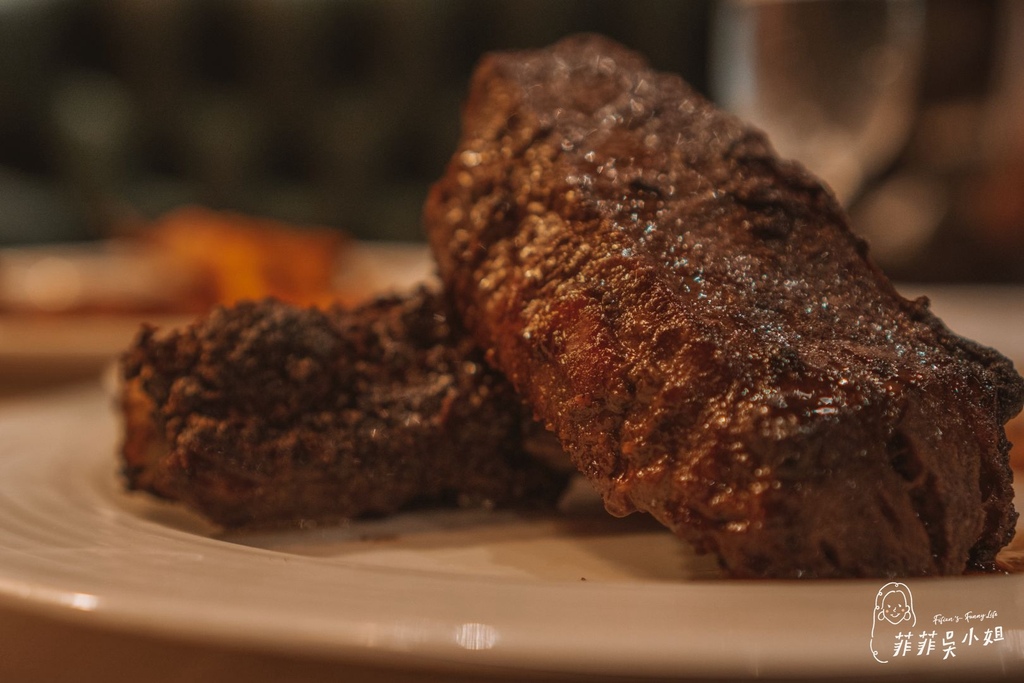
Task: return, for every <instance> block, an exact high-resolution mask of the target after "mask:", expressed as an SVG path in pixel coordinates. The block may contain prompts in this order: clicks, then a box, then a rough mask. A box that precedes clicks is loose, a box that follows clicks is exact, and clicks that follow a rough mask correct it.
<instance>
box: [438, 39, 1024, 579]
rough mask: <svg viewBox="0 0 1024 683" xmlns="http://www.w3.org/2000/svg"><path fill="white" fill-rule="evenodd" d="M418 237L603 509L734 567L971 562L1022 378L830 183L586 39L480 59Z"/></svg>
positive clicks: (921, 568)
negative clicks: (907, 294) (883, 265)
mask: <svg viewBox="0 0 1024 683" xmlns="http://www.w3.org/2000/svg"><path fill="white" fill-rule="evenodd" d="M424 218H425V224H426V226H427V230H428V236H429V239H430V242H431V245H432V249H433V252H434V254H435V256H436V258H437V261H438V263H439V268H440V273H441V275H442V278H443V280H444V282H445V284H446V286H447V288H448V289H449V291H450V293H451V294H452V296H453V297H454V301H455V303H456V306H457V308H458V310H459V313H460V314H461V315H462V317H463V321H464V323H465V324H466V325H467V327H468V328H469V330H470V331H471V333H472V334H473V335H474V337H475V339H476V340H477V342H478V343H479V345H480V346H481V347H482V348H485V349H488V350H489V356H488V357H489V359H490V360H491V361H492V362H493V363H494V365H495V366H496V367H497V368H499V369H500V370H501V371H502V372H504V373H505V374H506V375H507V377H508V378H509V379H510V380H511V381H512V383H513V384H514V385H515V387H516V389H517V390H518V391H519V392H520V393H521V394H522V396H523V397H524V398H525V399H526V400H527V402H528V404H529V405H530V406H531V407H532V408H533V410H534V411H535V413H536V414H537V416H538V417H539V418H540V419H541V420H543V421H544V422H545V423H546V424H548V425H549V427H550V428H551V429H552V430H553V431H554V432H555V433H556V434H557V436H558V437H559V439H560V440H561V442H562V445H563V446H564V447H565V448H566V449H567V451H568V452H569V454H570V456H571V457H572V458H573V460H574V462H575V464H576V465H577V467H578V469H579V470H580V471H581V472H582V473H583V474H584V475H585V476H586V477H587V478H588V479H589V480H590V482H591V483H592V484H593V485H594V486H595V487H596V488H597V489H598V490H599V491H600V493H601V494H602V496H603V498H604V501H605V505H606V507H607V508H608V510H609V511H611V512H612V513H614V514H618V515H624V514H627V513H629V512H631V511H633V510H642V511H646V512H649V513H651V514H652V515H654V516H655V517H656V518H657V519H658V520H660V521H661V522H662V523H664V524H665V525H666V526H668V527H669V528H671V529H672V530H673V531H675V532H676V533H677V534H679V535H680V536H681V537H683V538H685V539H687V540H688V541H690V542H692V543H693V544H694V545H695V546H696V548H697V549H698V550H701V551H706V552H712V553H716V554H717V555H718V557H719V558H720V561H721V563H722V565H723V566H724V568H725V569H726V570H727V571H728V572H729V573H730V574H732V575H734V576H738V577H840V576H865V577H881V576H915V575H932V574H959V573H962V572H964V571H965V570H968V569H978V568H980V569H991V568H992V567H993V561H994V557H995V554H996V552H997V551H998V550H999V549H1000V548H1001V547H1002V546H1003V545H1004V544H1006V543H1007V542H1008V541H1009V540H1010V538H1011V537H1012V534H1013V528H1014V521H1015V520H1016V517H1017V515H1016V512H1015V511H1014V509H1013V505H1012V497H1013V493H1012V489H1011V473H1010V469H1009V467H1008V464H1007V452H1008V448H1009V445H1008V443H1007V441H1006V438H1005V435H1004V431H1003V424H1004V423H1005V422H1006V421H1007V420H1008V419H1009V418H1010V417H1011V416H1013V415H1014V414H1015V413H1016V412H1017V411H1019V410H1020V408H1021V404H1022V401H1024V381H1022V380H1021V378H1020V377H1019V376H1018V375H1017V374H1016V372H1015V371H1014V370H1013V367H1012V365H1011V363H1010V362H1009V361H1008V360H1006V359H1005V358H1003V357H1002V356H1001V355H999V354H998V353H996V352H995V351H992V350H990V349H987V348H983V347H980V346H978V345H976V344H974V343H972V342H970V341H967V340H964V339H962V338H960V337H958V336H956V335H954V334H953V333H951V332H950V331H949V330H948V329H947V328H946V327H945V326H944V325H943V323H942V322H941V321H940V320H938V319H937V318H936V317H935V316H934V315H932V314H931V313H930V312H929V308H928V302H927V300H925V299H918V300H916V301H908V300H906V299H904V298H902V297H901V296H900V295H899V294H897V292H896V291H895V289H894V288H893V286H892V284H890V282H889V281H888V280H887V279H886V277H885V276H884V275H883V273H882V272H881V271H880V270H879V269H878V268H877V267H876V266H875V265H873V263H872V262H871V260H870V259H869V258H868V255H867V248H866V246H865V244H864V242H862V241H861V240H860V239H858V238H857V237H856V236H854V235H853V234H852V233H851V231H850V229H849V227H848V224H847V219H846V217H845V215H844V213H843V211H842V210H841V208H840V206H839V205H838V204H837V202H836V200H835V198H834V197H833V195H832V194H831V193H830V192H829V190H828V189H826V188H824V187H823V186H822V185H821V184H820V183H819V182H818V181H817V180H816V179H815V178H814V177H812V176H811V175H810V174H809V173H808V172H807V171H806V170H804V169H803V168H802V167H800V166H799V165H798V164H796V163H792V162H788V161H782V160H780V159H778V158H777V157H776V156H775V154H774V153H773V151H772V149H771V147H770V145H769V143H768V142H767V141H766V139H765V137H764V136H763V135H762V134H761V133H760V132H759V131H757V130H754V129H752V128H751V127H749V126H747V125H744V124H743V123H742V122H740V121H738V120H737V119H736V118H734V117H733V116H730V115H728V114H726V113H723V112H721V111H719V110H717V109H715V108H714V107H713V106H712V105H711V104H710V103H709V102H707V101H706V100H705V99H704V98H702V97H701V96H700V95H698V94H697V93H695V92H694V91H693V90H692V89H691V88H690V87H689V86H688V85H687V84H685V83H684V82H683V81H682V80H681V79H680V78H678V77H676V76H673V75H667V74H662V73H657V72H655V71H653V70H652V69H651V68H649V66H648V65H647V64H646V63H645V62H644V60H643V59H642V58H641V57H640V56H638V55H636V54H634V53H633V52H630V51H628V50H626V49H625V48H623V47H621V46H619V45H617V44H615V43H613V42H611V41H608V40H606V39H603V38H600V37H595V36H580V37H573V38H569V39H566V40H564V41H562V42H560V43H558V44H556V45H555V46H553V47H551V48H549V49H546V50H540V51H528V52H518V53H504V54H493V55H490V56H487V57H486V58H485V59H484V60H483V61H482V62H481V64H480V65H479V67H478V68H477V70H476V72H475V74H474V76H473V79H472V82H471V88H470V93H469V97H468V102H467V105H466V108H465V111H464V120H463V132H462V137H461V141H460V143H459V146H458V149H457V151H456V152H455V155H454V157H453V158H452V160H451V162H450V164H449V166H448V168H447V171H446V173H445V175H444V177H443V178H442V179H441V180H440V181H439V182H438V183H437V184H436V185H435V186H434V187H433V189H432V191H431V193H430V196H429V198H428V202H427V206H426V209H425V213H424Z"/></svg>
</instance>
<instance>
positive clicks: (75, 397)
mask: <svg viewBox="0 0 1024 683" xmlns="http://www.w3.org/2000/svg"><path fill="white" fill-rule="evenodd" d="M971 301H973V303H971V305H970V306H968V309H969V310H972V311H977V310H978V307H979V306H983V305H984V303H983V301H981V300H974V299H972V300H971ZM951 310H952V308H950V309H949V311H951ZM1004 310H1005V309H1004ZM949 311H947V312H949ZM972 315H975V313H972ZM1011 318H1012V317H1011ZM1007 324H1010V323H1007V322H1006V319H1005V318H1004V319H1003V323H1002V325H1001V327H1003V328H1005V327H1006V326H1007ZM979 336H982V337H983V336H984V335H979ZM110 403H111V402H110V398H109V396H108V395H106V394H104V393H103V391H101V390H100V388H98V387H84V388H81V389H76V390H67V391H63V392H60V393H55V394H49V395H45V396H36V397H33V398H27V399H21V400H18V401H14V402H8V403H7V404H6V405H4V407H3V410H2V411H0V601H3V602H5V603H7V604H8V605H9V606H15V607H18V608H19V609H21V610H28V611H30V612H34V613H38V614H43V615H48V616H55V617H58V618H61V619H70V620H76V621H78V622H81V623H86V624H94V625H101V626H104V627H107V628H112V629H122V630H124V631H126V632H129V631H130V632H134V633H148V634H151V635H155V636H158V637H169V638H171V637H173V638H176V639H179V640H180V639H183V638H184V639H190V640H195V641H197V642H198V641H201V642H207V643H210V642H213V643H221V644H225V645H233V646H242V647H246V648H252V649H258V650H260V651H274V652H282V653H287V654H290V655H296V656H303V655H316V656H317V657H328V658H335V659H337V660H339V661H347V662H361V663H380V662H385V661H387V662H391V663H396V662H399V663H402V664H403V665H405V666H417V667H423V668H424V669H425V670H436V669H437V668H438V667H443V668H446V669H455V670H458V669H459V668H460V667H469V668H472V669H473V670H479V667H487V668H490V669H491V670H493V671H503V672H506V673H508V672H513V673H517V672H518V673H522V674H526V673H531V674H535V673H538V672H547V673H552V672H554V673H565V674H582V675H588V674H597V673H600V674H606V675H607V674H611V675H615V674H621V675H630V676H665V677H697V676H716V677H752V676H759V677H773V676H798V677H820V676H826V675H834V676H838V675H863V676H876V675H890V676H898V677H905V676H926V677H927V676H934V675H938V674H948V675H959V674H966V673H968V672H969V673H970V674H971V675H982V674H997V673H998V674H1005V673H1006V672H1018V673H1020V672H1024V575H1012V576H975V577H963V578H952V579H939V580H935V579H933V580H916V581H914V580H910V581H907V582H906V583H905V584H901V585H893V586H885V585H883V584H884V582H882V581H838V582H734V581H726V580H721V579H719V578H717V576H716V574H715V572H714V569H713V568H712V567H711V566H710V565H709V564H708V562H707V561H706V560H702V559H700V558H696V557H694V556H693V555H692V554H690V553H689V552H688V551H687V550H686V548H685V547H684V546H683V545H682V544H680V543H678V542H677V541H675V540H674V539H673V538H672V537H671V536H670V535H669V534H667V533H666V532H664V531H662V530H661V529H660V528H658V527H657V526H655V525H652V524H649V523H647V522H646V521H645V520H644V519H643V518H640V517H635V518H628V519H625V520H614V519H611V518H609V517H607V516H606V515H604V514H603V513H602V512H601V511H600V510H599V509H598V507H597V506H596V505H595V501H593V499H592V498H590V497H589V496H588V495H587V494H586V492H584V491H577V492H576V493H574V494H573V495H572V496H570V501H569V503H568V504H567V506H566V509H564V510H563V511H562V512H560V513H553V514H549V515H539V516H538V515H532V516H531V515H520V514H516V513H510V512H499V513H491V514H488V513H472V512H439V513H423V514H408V515H403V516H399V517H396V518H393V519H390V520H381V521H376V522H365V523H356V524H352V525H349V526H345V527H340V528H333V529H309V530H305V531H296V532H290V533H277V534H248V535H244V534H239V535H231V536H224V535H221V534H219V533H218V531H217V530H216V529H215V528H212V527H210V526H208V525H206V524H205V523H203V522H202V521H201V520H199V519H197V518H194V517H192V516H190V515H189V514H187V513H185V512H183V511H181V510H179V509H177V508H175V507H173V506H169V505H165V504H161V503H158V502H156V501H153V500H151V499H149V498H148V497H146V496H142V495H129V494H126V493H124V492H123V491H122V489H121V486H120V482H119V479H118V475H117V464H116V456H115V453H116V448H117V440H118V424H117V420H116V416H115V413H114V411H113V410H112V407H111V405H110ZM880 594H881V596H882V597H885V596H888V598H889V599H890V602H892V600H893V599H896V603H897V604H903V605H906V606H907V607H909V608H910V610H909V611H908V612H906V613H907V614H910V615H911V616H912V620H911V619H908V620H907V621H897V623H895V624H893V623H891V622H890V621H889V620H887V619H886V618H885V617H886V613H881V612H880V611H879V609H878V607H877V606H876V597H878V596H879V595H880ZM879 660H884V662H883V661H879Z"/></svg>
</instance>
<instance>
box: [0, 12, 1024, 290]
mask: <svg viewBox="0 0 1024 683" xmlns="http://www.w3.org/2000/svg"><path fill="white" fill-rule="evenodd" d="M578 31H598V32H602V33H605V34H608V35H610V36H612V37H614V38H617V39H619V40H621V41H622V42H624V43H626V44H627V45H629V46H631V47H633V48H636V49H638V50H641V51H642V52H644V53H645V54H646V55H647V56H648V57H649V59H650V60H651V62H652V63H653V64H654V65H655V66H657V67H658V68H661V69H667V70H672V71H676V72H679V73H681V74H682V75H683V76H684V77H685V78H686V79H687V80H689V81H690V82H691V83H692V84H693V85H694V86H695V87H696V88H697V89H699V90H700V91H702V92H704V93H705V94H707V95H708V96H709V97H711V98H713V99H715V100H716V101H718V102H719V103H721V104H722V105H724V106H726V107H728V108H730V109H732V110H734V111H737V112H738V113H740V114H741V115H743V116H744V117H746V118H749V119H751V120H753V121H755V122H757V123H758V124H759V125H761V126H763V127H765V128H766V129H767V130H768V131H769V133H770V134H771V136H772V138H773V140H774V141H775V143H776V146H777V147H778V148H779V149H780V151H781V152H782V153H783V154H784V155H786V156H794V157H797V158H800V159H802V160H803V161H804V162H805V163H806V164H807V165H808V166H810V167H811V168H812V170H815V171H816V172H818V173H821V174H822V175H823V176H825V177H826V179H827V180H828V181H829V182H830V184H832V185H833V187H835V189H836V191H837V193H838V194H839V195H840V197H841V198H842V199H843V201H844V202H845V203H846V204H847V206H848V207H849V210H850V213H851V216H852V218H853V221H854V225H855V227H856V229H857V230H858V231H860V232H862V233H863V234H864V235H866V236H867V237H868V238H869V239H870V241H871V243H872V247H873V254H874V255H875V258H876V260H878V261H879V262H880V263H881V265H882V266H883V267H884V268H885V269H886V270H887V271H888V272H889V273H890V274H891V275H893V276H894V277H896V278H898V279H902V280H909V281H915V282H927V281H942V282H965V281H970V282H990V283H991V282H1002V283H1007V282H1024V3H1020V2H1014V1H1013V0H969V1H968V0H889V1H885V0H816V1H815V0H808V1H804V2H781V3H780V2H745V1H742V0H732V1H729V0H721V1H718V2H713V1H711V0H692V1H689V2H678V1H676V0H632V1H631V2H618V1H612V0H515V1H505V2H497V1H495V2H478V1H476V0H445V1H438V0H433V1H428V0H422V1H418V0H0V248H2V247H6V248H8V249H7V250H8V251H9V250H10V248H12V247H26V246H30V245H54V244H60V243H69V242H71V243H78V242H83V241H86V242H88V241H93V240H100V239H103V238H107V237H110V236H114V235H118V234H123V233H125V232H131V231H133V230H134V231H137V230H140V229H141V230H145V229H147V226H148V225H150V223H151V222H153V221H159V219H160V218H161V217H163V216H166V215H167V214H168V212H173V211H175V210H176V209H178V208H180V207H182V206H202V207H207V208H209V209H213V210H218V211H232V212H238V213H239V214H243V215H245V216H256V217H266V218H268V219H272V220H275V221H278V222H279V226H278V227H280V225H284V226H290V225H295V226H318V227H320V228H324V229H327V230H328V231H330V230H336V231H338V232H339V233H341V234H345V235H350V236H354V237H356V238H358V239H360V240H389V241H390V240H401V241H417V240H420V239H421V234H420V225H419V213H420V207H421V204H422V202H423V199H424V196H425V193H426V189H427V187H428V185H429V183H430V182H431V181H432V180H433V179H435V178H436V177H437V176H438V175H439V174H440V173H441V171H442V169H443V167H444V164H445V162H446V160H447V157H448V155H449V154H450V153H451V150H452V149H453V148H454V144H455V139H456V135H457V132H458V108H459V103H460V100H461V98H462V96H463V93H464V90H465V86H466V81H467V78H468V76H469V73H470V71H471V69H472V66H473V64H474V63H475V62H476V60H477V59H478V58H479V56H480V55H481V54H482V53H484V52H486V51H488V50H493V49H503V48H521V47H531V46H541V45H545V44H548V43H550V42H552V41H554V40H557V39H558V38H559V37H561V36H564V35H566V34H569V33H574V32H578ZM0 268H2V263H0ZM0 280H2V278H0ZM0 284H2V282H0Z"/></svg>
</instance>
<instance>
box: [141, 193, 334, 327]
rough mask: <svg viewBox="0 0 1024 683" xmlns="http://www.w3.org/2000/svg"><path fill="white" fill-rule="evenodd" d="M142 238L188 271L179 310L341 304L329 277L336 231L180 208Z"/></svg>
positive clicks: (232, 214)
mask: <svg viewBox="0 0 1024 683" xmlns="http://www.w3.org/2000/svg"><path fill="white" fill-rule="evenodd" d="M142 240H143V244H145V245H147V246H148V247H150V248H152V249H154V250H156V251H157V252H158V254H159V256H161V257H162V258H165V259H168V260H169V261H170V262H171V263H172V264H175V265H177V266H180V267H181V268H183V269H187V270H189V271H191V273H192V275H193V282H194V283H195V284H196V287H195V288H194V291H193V292H192V295H191V296H193V297H195V300H194V301H191V302H181V303H182V304H185V305H183V306H182V308H184V309H188V310H197V309H199V310H202V309H206V308H209V307H210V306H212V305H214V304H221V303H223V304H231V303H235V302H237V301H239V300H242V299H259V298H263V297H267V296H272V297H276V298H278V299H281V300H283V301H287V302H289V303H293V304H297V305H302V306H324V305H328V304H331V303H333V302H335V301H338V300H339V299H341V298H342V296H341V294H340V293H339V292H337V291H335V287H334V278H335V274H336V272H337V264H338V260H339V258H340V257H341V255H342V253H343V252H344V250H345V248H346V246H347V245H348V244H349V242H350V240H349V239H348V238H347V237H346V236H345V235H344V234H343V233H341V232H340V231H338V230H334V229H329V228H317V227H300V226H294V225H290V224H286V223H281V222H279V221H275V220H272V219H268V218H261V217H254V216H245V215H242V214H235V213H226V212H218V211H212V210H210V209H205V208H201V207H185V208H181V209H178V210H175V211H173V212H171V213H169V214H166V215H165V216H163V217H162V218H160V219H159V220H157V221H156V222H155V223H154V224H153V225H152V226H151V227H150V228H148V229H147V230H145V231H144V233H143V237H142Z"/></svg>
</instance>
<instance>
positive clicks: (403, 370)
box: [122, 290, 566, 527]
mask: <svg viewBox="0 0 1024 683" xmlns="http://www.w3.org/2000/svg"><path fill="white" fill-rule="evenodd" d="M122 371H123V379H124V391H123V394H122V396H123V412H124V416H125V422H126V436H125V442H124V446H123V459H124V467H123V469H124V473H125V476H126V479H127V481H128V486H129V488H132V489H138V490H145V491H149V492H151V493H154V494H156V495H158V496H161V497H164V498H167V499H171V500H177V501H181V502H184V503H186V504H188V505H189V506H191V507H192V508H194V509H196V510H198V511H199V512H201V513H202V514H203V515H205V516H206V517H208V518H209V519H211V520H213V521H214V522H217V523H219V524H222V525H224V526H227V527H238V526H281V525H293V524H302V523H308V522H315V523H322V522H330V521H336V520H339V519H343V518H351V517H359V516H365V515H380V514H386V513H390V512H394V511H396V510H399V509H403V508H408V507H413V506H417V505H427V504H430V505H438V504H451V505H463V506H480V505H486V506H489V505H531V504H548V503H553V502H554V501H555V499H556V498H557V496H558V495H559V493H560V492H561V490H562V488H563V486H564V484H565V480H566V474H565V473H564V472H562V473H559V472H555V471H552V470H549V469H548V468H547V467H546V466H544V465H541V464H538V463H537V462H535V461H534V460H533V459H531V458H530V457H529V456H528V455H526V454H525V449H524V439H527V438H530V437H531V427H530V424H531V423H532V420H530V419H529V414H528V413H527V412H524V411H523V409H522V407H521V401H520V400H519V399H518V397H517V396H516V395H515V393H514V391H513V390H512V388H511V387H510V386H509V384H508V383H507V382H506V381H505V380H504V378H503V377H501V375H499V374H498V373H496V372H495V371H493V370H491V369H490V368H489V367H488V366H487V364H486V363H485V362H484V360H483V357H482V354H481V353H480V352H479V351H477V349H476V347H475V345H474V344H473V342H472V341H471V340H470V339H469V338H468V337H467V336H466V335H465V333H464V332H463V331H462V329H461V327H460V326H459V324H458V323H457V321H456V320H455V319H454V318H453V316H452V315H451V312H450V310H449V309H448V305H447V304H446V301H445V299H444V298H443V297H442V296H439V295H438V294H436V293H431V292H428V291H426V290H421V291H419V292H417V293H415V294H414V295H411V296H408V297H388V298H384V299H380V300H378V301H375V302H373V303H370V304H368V305H365V306H363V307H361V308H359V309H356V310H354V311H343V310H340V309H337V310H330V311H326V312H324V311H319V310H316V309H299V308H295V307H292V306H288V305H285V304H282V303H280V302H276V301H271V300H267V301H263V302H259V303H242V304H238V305H236V306H234V307H231V308H221V309H218V310H216V311H215V312H213V313H212V314H211V315H209V316H207V317H206V318H203V319H200V320H198V321H197V322H195V323H194V324H192V325H191V326H189V327H188V328H187V329H184V330H182V331H180V332H170V333H168V334H165V335H162V336H161V335H158V334H157V333H156V331H155V330H154V329H152V328H147V329H144V330H143V331H142V332H141V334H140V335H139V337H138V338H137V340H136V341H135V343H134V344H133V346H132V347H131V348H130V349H129V350H128V351H127V352H126V353H125V355H124V357H123V359H122Z"/></svg>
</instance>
